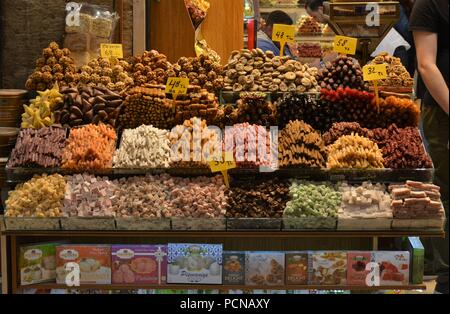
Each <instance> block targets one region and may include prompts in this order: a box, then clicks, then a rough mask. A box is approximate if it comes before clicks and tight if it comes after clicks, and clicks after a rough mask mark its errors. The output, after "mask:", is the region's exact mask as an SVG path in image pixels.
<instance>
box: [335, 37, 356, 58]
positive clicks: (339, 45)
mask: <svg viewBox="0 0 450 314" xmlns="http://www.w3.org/2000/svg"><path fill="white" fill-rule="evenodd" d="M357 46H358V39H357V38H352V37H346V36H336V37H335V38H334V45H333V50H334V51H335V52H337V53H343V54H347V55H354V54H356V47H357Z"/></svg>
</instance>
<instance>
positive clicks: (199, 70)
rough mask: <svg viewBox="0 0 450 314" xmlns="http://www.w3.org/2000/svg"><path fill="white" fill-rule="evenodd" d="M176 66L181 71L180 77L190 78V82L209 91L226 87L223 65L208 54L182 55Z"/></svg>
mask: <svg viewBox="0 0 450 314" xmlns="http://www.w3.org/2000/svg"><path fill="white" fill-rule="evenodd" d="M174 67H175V68H176V70H177V71H179V74H178V76H179V77H182V78H189V84H192V85H196V86H200V87H201V88H202V89H206V90H207V91H208V92H216V91H220V90H221V89H222V88H223V87H224V78H223V67H222V66H221V65H220V64H219V63H216V62H214V61H213V60H212V59H211V58H210V57H209V56H207V55H200V57H190V58H187V57H182V58H180V59H179V60H178V62H177V64H175V66H174Z"/></svg>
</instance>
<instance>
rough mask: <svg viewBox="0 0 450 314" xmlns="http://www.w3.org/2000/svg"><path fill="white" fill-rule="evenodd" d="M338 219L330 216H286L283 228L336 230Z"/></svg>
mask: <svg viewBox="0 0 450 314" xmlns="http://www.w3.org/2000/svg"><path fill="white" fill-rule="evenodd" d="M336 224H337V219H336V218H328V217H304V218H295V217H285V218H283V230H285V231H286V230H336Z"/></svg>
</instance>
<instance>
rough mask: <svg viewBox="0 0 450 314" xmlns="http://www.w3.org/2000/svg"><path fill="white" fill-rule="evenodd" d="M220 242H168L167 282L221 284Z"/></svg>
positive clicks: (221, 248)
mask: <svg viewBox="0 0 450 314" xmlns="http://www.w3.org/2000/svg"><path fill="white" fill-rule="evenodd" d="M222 250H223V247H222V245H221V244H169V245H168V272H167V283H180V284H183V283H184V284H222Z"/></svg>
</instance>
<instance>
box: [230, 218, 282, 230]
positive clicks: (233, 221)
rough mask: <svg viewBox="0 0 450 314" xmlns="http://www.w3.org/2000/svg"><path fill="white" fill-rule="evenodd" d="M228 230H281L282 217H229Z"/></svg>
mask: <svg viewBox="0 0 450 314" xmlns="http://www.w3.org/2000/svg"><path fill="white" fill-rule="evenodd" d="M227 229H228V230H244V231H245V230H281V218H228V219H227Z"/></svg>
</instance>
